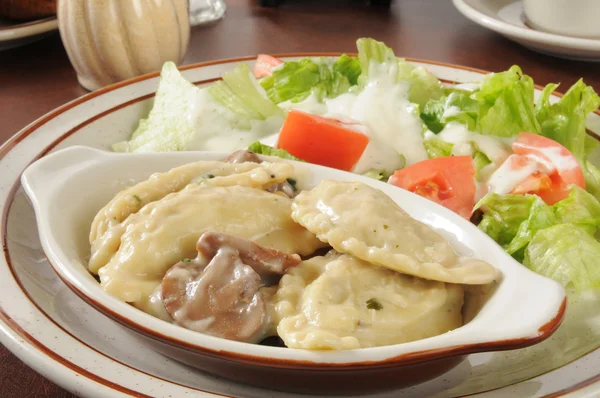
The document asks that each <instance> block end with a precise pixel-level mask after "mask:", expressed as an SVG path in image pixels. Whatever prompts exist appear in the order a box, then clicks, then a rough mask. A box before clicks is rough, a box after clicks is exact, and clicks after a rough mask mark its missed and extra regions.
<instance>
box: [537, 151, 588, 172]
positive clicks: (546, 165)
mask: <svg viewBox="0 0 600 398" xmlns="http://www.w3.org/2000/svg"><path fill="white" fill-rule="evenodd" d="M536 151H537V152H540V153H541V154H542V156H537V155H536V154H533V153H531V154H527V155H526V156H527V157H529V158H531V159H534V160H536V161H537V162H538V163H539V164H540V166H541V169H542V171H543V172H544V173H546V174H551V173H553V172H554V171H555V170H559V171H562V170H573V169H575V168H577V167H579V163H578V162H577V160H576V159H575V158H574V157H573V156H572V155H570V154H569V155H563V154H562V151H563V149H562V148H559V147H550V148H539V147H536Z"/></svg>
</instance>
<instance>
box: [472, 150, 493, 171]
mask: <svg viewBox="0 0 600 398" xmlns="http://www.w3.org/2000/svg"><path fill="white" fill-rule="evenodd" d="M473 163H474V164H475V172H476V177H477V178H479V176H480V174H479V173H480V171H481V169H483V168H484V167H485V166H487V165H488V164H490V163H492V161H491V160H490V158H488V157H487V155H486V154H485V153H483V152H481V151H480V150H476V151H475V153H474V154H473Z"/></svg>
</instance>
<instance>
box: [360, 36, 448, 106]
mask: <svg viewBox="0 0 600 398" xmlns="http://www.w3.org/2000/svg"><path fill="white" fill-rule="evenodd" d="M356 47H357V48H358V59H359V61H360V67H361V71H362V73H361V75H360V76H359V78H358V85H359V87H364V85H365V84H367V82H368V81H371V80H373V79H383V80H385V81H386V82H391V83H395V82H400V81H406V82H409V83H410V89H409V96H408V100H409V101H410V102H413V103H415V104H417V105H419V107H423V106H425V104H426V103H427V102H428V101H431V100H438V99H439V98H441V97H442V96H443V95H444V85H443V84H442V82H440V80H439V79H438V78H437V77H436V76H435V75H434V74H432V73H430V72H428V71H427V70H426V69H425V68H423V67H422V66H415V65H413V64H411V63H409V62H407V61H406V60H404V59H398V58H396V55H395V54H394V51H393V50H392V49H391V48H389V47H388V46H386V45H385V44H384V43H382V42H380V41H377V40H374V39H367V38H361V39H358V40H357V41H356Z"/></svg>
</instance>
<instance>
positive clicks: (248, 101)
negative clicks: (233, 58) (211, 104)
mask: <svg viewBox="0 0 600 398" xmlns="http://www.w3.org/2000/svg"><path fill="white" fill-rule="evenodd" d="M208 91H209V93H210V94H211V95H212V96H213V98H215V99H216V100H217V101H218V102H220V103H221V104H223V105H224V106H226V107H227V108H229V109H231V110H232V111H233V112H235V113H237V114H238V115H240V116H242V117H244V118H248V119H260V120H264V119H266V118H268V117H270V116H276V115H279V116H283V111H282V110H281V109H280V108H279V107H278V106H277V105H275V104H274V103H273V102H272V101H271V100H270V99H269V98H267V95H266V93H265V92H264V90H263V88H262V87H261V86H260V84H258V82H257V81H256V79H255V78H254V75H253V74H252V71H251V70H250V67H249V66H248V64H247V63H240V64H238V65H237V66H236V67H235V69H233V70H232V71H230V72H227V73H226V74H224V75H223V80H222V81H218V82H215V83H214V84H213V85H212V86H210V87H209V88H208Z"/></svg>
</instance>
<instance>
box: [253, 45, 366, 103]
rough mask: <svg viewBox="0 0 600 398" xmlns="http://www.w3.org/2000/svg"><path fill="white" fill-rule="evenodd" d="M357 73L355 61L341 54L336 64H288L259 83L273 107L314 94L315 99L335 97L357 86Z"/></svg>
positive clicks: (315, 61)
mask: <svg viewBox="0 0 600 398" xmlns="http://www.w3.org/2000/svg"><path fill="white" fill-rule="evenodd" d="M359 74H360V63H359V61H358V60H357V59H355V58H352V57H349V56H347V55H342V56H341V57H340V58H338V59H337V60H336V61H335V62H333V63H332V62H327V60H325V59H311V58H304V59H301V60H300V61H287V62H285V63H284V64H283V65H282V66H281V67H280V68H277V69H276V70H275V71H273V74H272V75H271V76H268V77H265V78H263V79H261V80H260V85H261V86H262V87H263V88H264V89H265V91H266V93H267V96H268V97H269V98H270V99H271V100H272V101H273V102H275V103H276V104H279V103H281V102H284V101H288V100H290V101H291V102H294V103H297V102H300V101H302V100H304V99H306V98H307V97H308V96H309V95H311V93H314V94H315V95H316V97H317V99H318V100H320V101H322V100H323V99H324V98H333V97H337V96H338V95H340V94H343V93H346V92H348V90H349V89H350V87H351V86H352V85H355V84H356V81H357V78H358V75H359Z"/></svg>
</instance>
